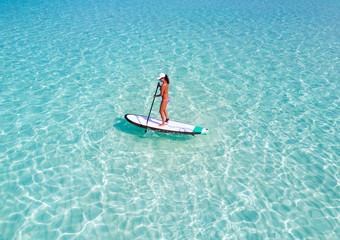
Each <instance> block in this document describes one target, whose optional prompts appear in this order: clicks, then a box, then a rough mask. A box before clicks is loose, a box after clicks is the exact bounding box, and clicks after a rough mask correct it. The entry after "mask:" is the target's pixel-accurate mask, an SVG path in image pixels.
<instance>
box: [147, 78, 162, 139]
mask: <svg viewBox="0 0 340 240" xmlns="http://www.w3.org/2000/svg"><path fill="white" fill-rule="evenodd" d="M158 88H159V83H158V84H157V88H156V91H155V94H154V97H153V100H152V104H151V108H150V112H149V116H148V119H147V120H146V129H145V132H146V131H148V122H149V118H150V114H151V111H152V107H153V103H154V102H155V95H156V94H157V91H158Z"/></svg>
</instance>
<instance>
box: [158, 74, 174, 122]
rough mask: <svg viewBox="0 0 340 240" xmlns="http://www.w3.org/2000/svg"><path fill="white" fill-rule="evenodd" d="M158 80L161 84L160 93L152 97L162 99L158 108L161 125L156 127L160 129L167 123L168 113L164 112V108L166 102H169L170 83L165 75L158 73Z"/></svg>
mask: <svg viewBox="0 0 340 240" xmlns="http://www.w3.org/2000/svg"><path fill="white" fill-rule="evenodd" d="M158 79H159V80H160V81H161V82H162V83H163V84H162V86H161V93H160V94H159V95H155V96H154V97H162V102H161V106H160V108H159V113H160V114H161V117H162V124H159V125H158V126H160V127H162V126H165V123H166V122H169V117H168V111H167V110H166V106H167V105H168V102H169V101H170V98H169V94H168V91H169V84H170V82H169V77H168V76H167V75H166V74H165V73H160V74H159V76H158ZM164 120H165V121H164Z"/></svg>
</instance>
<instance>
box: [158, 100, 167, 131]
mask: <svg viewBox="0 0 340 240" xmlns="http://www.w3.org/2000/svg"><path fill="white" fill-rule="evenodd" d="M166 105H168V101H162V103H161V106H160V108H159V113H160V114H161V117H162V124H160V125H159V126H164V125H165V116H166V118H168V112H167V111H166Z"/></svg>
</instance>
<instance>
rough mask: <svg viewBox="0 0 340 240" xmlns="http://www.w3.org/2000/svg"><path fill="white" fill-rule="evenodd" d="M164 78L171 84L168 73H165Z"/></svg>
mask: <svg viewBox="0 0 340 240" xmlns="http://www.w3.org/2000/svg"><path fill="white" fill-rule="evenodd" d="M164 78H165V81H166V82H167V83H168V84H170V81H169V77H168V75H166V74H165V77H164Z"/></svg>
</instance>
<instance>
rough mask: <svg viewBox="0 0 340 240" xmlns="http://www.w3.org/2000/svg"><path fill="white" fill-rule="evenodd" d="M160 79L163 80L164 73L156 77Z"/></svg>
mask: <svg viewBox="0 0 340 240" xmlns="http://www.w3.org/2000/svg"><path fill="white" fill-rule="evenodd" d="M162 78H165V73H160V74H159V75H158V78H157V79H159V80H160V79H162Z"/></svg>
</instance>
